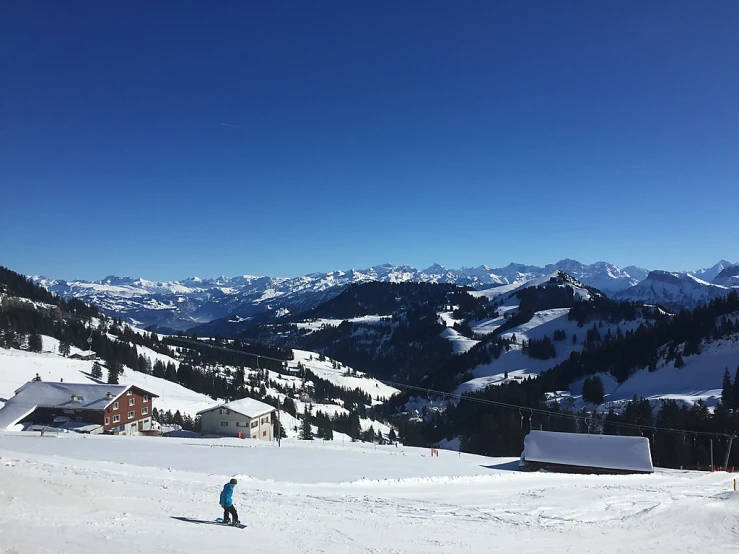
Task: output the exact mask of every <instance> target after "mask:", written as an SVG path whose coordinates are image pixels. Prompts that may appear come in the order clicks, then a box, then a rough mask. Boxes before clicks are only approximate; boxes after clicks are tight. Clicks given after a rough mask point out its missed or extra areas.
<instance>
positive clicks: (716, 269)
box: [685, 260, 739, 282]
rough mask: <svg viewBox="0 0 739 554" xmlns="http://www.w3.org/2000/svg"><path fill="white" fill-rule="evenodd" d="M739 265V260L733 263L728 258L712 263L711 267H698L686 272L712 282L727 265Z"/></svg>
mask: <svg viewBox="0 0 739 554" xmlns="http://www.w3.org/2000/svg"><path fill="white" fill-rule="evenodd" d="M736 265H739V262H737V263H735V264H732V263H731V262H727V261H726V260H721V261H720V262H718V263H717V264H715V265H712V266H711V267H707V268H704V269H698V270H696V271H687V272H685V273H686V274H690V275H693V276H695V277H698V278H699V279H701V280H703V281H709V282H712V281H713V280H714V279H715V278H716V277H718V275H719V274H720V273H721V272H722V271H723V270H724V269H726V268H727V267H731V266H736Z"/></svg>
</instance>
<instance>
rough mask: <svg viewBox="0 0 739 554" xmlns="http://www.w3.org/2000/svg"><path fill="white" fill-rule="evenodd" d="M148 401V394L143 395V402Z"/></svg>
mask: <svg viewBox="0 0 739 554" xmlns="http://www.w3.org/2000/svg"><path fill="white" fill-rule="evenodd" d="M148 401H149V395H148V394H145V395H144V402H148Z"/></svg>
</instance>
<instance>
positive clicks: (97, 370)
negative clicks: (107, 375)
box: [91, 360, 103, 379]
mask: <svg viewBox="0 0 739 554" xmlns="http://www.w3.org/2000/svg"><path fill="white" fill-rule="evenodd" d="M91 375H92V377H93V379H102V378H103V368H102V366H101V365H100V364H99V363H98V361H97V360H95V361H94V362H92V372H91Z"/></svg>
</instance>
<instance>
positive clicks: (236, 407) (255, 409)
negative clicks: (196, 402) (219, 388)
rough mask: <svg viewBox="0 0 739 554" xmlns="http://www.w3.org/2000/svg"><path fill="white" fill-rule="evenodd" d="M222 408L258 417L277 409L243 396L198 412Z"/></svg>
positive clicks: (202, 412)
mask: <svg viewBox="0 0 739 554" xmlns="http://www.w3.org/2000/svg"><path fill="white" fill-rule="evenodd" d="M220 408H225V409H227V410H231V411H232V412H236V413H238V414H241V415H244V416H246V417H257V416H260V415H262V414H266V413H268V412H271V411H274V409H275V408H274V407H273V406H270V405H269V404H265V403H264V402H260V401H259V400H255V399H253V398H242V399H240V400H234V401H233V402H228V403H226V404H219V405H218V406H213V407H212V408H208V409H207V410H203V411H201V412H198V415H200V414H204V413H205V412H211V411H213V410H218V409H220Z"/></svg>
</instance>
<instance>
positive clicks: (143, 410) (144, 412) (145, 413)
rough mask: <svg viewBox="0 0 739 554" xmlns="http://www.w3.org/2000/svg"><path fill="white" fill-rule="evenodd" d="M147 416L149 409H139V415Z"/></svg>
mask: <svg viewBox="0 0 739 554" xmlns="http://www.w3.org/2000/svg"><path fill="white" fill-rule="evenodd" d="M148 414H149V408H141V415H148Z"/></svg>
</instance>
